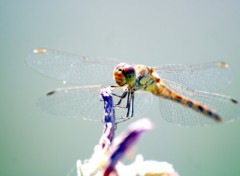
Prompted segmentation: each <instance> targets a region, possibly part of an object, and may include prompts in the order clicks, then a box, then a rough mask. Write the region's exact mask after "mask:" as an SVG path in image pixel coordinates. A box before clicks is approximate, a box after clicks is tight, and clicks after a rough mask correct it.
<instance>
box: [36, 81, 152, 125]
mask: <svg viewBox="0 0 240 176" xmlns="http://www.w3.org/2000/svg"><path fill="white" fill-rule="evenodd" d="M101 88H102V86H101V85H95V86H76V87H65V88H58V89H56V90H54V91H51V92H50V93H48V95H46V96H44V97H42V98H40V99H39V100H38V102H37V105H38V106H39V107H40V109H41V110H43V111H45V112H48V113H50V114H52V115H55V116H57V117H69V118H82V119H84V120H89V121H101V120H102V117H103V111H104V108H103V101H101V97H100V90H101ZM113 91H114V93H119V94H121V93H122V91H123V90H122V89H116V90H113ZM113 99H114V102H115V103H116V102H117V101H118V97H115V96H113ZM135 100H136V101H135V102H136V104H135V115H134V116H135V117H139V116H142V113H144V112H146V111H147V110H148V108H150V107H151V103H152V101H153V99H152V95H151V94H149V93H148V92H136V95H135ZM124 105H126V100H125V99H124V101H123V102H122V106H124ZM115 111H116V118H122V117H125V116H126V113H127V110H126V109H125V108H118V107H116V108H115Z"/></svg>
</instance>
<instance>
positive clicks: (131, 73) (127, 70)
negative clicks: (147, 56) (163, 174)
mask: <svg viewBox="0 0 240 176" xmlns="http://www.w3.org/2000/svg"><path fill="white" fill-rule="evenodd" d="M113 75H114V79H115V81H116V83H117V84H118V85H119V86H124V85H126V84H128V85H131V84H133V82H134V80H135V78H136V73H135V68H134V67H133V66H131V65H128V64H125V63H120V64H118V65H117V66H116V67H115V69H114V71H113Z"/></svg>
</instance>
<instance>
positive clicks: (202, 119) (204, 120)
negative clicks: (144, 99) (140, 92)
mask: <svg viewBox="0 0 240 176" xmlns="http://www.w3.org/2000/svg"><path fill="white" fill-rule="evenodd" d="M164 83H165V84H166V85H167V86H168V87H169V88H171V89H172V90H174V91H176V92H178V93H180V94H182V95H185V96H187V97H189V98H191V99H193V100H197V101H199V102H201V103H203V104H205V105H207V106H208V107H210V108H211V109H212V110H213V111H215V112H217V113H218V114H219V115H220V116H221V117H222V119H223V122H225V123H227V122H231V121H234V120H235V119H238V118H239V117H240V106H239V103H238V102H237V100H235V99H233V98H231V97H228V96H224V95H220V94H213V93H209V92H203V91H197V90H193V89H189V88H186V87H184V86H182V85H179V84H177V83H174V82H171V81H167V80H165V81H164ZM160 111H161V113H162V115H163V118H164V119H166V120H167V121H169V122H171V123H174V124H177V125H180V126H187V127H188V126H207V125H212V124H215V123H217V122H215V121H214V120H212V119H210V118H208V117H207V116H205V115H202V114H200V113H198V112H195V111H194V110H192V109H190V108H188V107H185V106H182V105H181V104H177V103H175V102H172V101H170V100H166V99H161V100H160Z"/></svg>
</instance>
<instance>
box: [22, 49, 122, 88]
mask: <svg viewBox="0 0 240 176" xmlns="http://www.w3.org/2000/svg"><path fill="white" fill-rule="evenodd" d="M26 62H27V63H28V65H29V66H30V67H32V68H33V69H35V70H37V71H38V72H40V73H41V74H43V75H46V76H48V77H50V78H54V79H57V80H62V81H64V82H69V83H77V84H80V85H85V84H113V83H114V82H113V78H112V72H113V69H114V67H115V66H116V64H117V63H119V62H118V61H117V60H116V59H112V58H100V57H95V58H91V57H85V56H77V55H73V54H68V53H65V52H61V51H56V50H51V49H35V50H33V52H32V53H30V54H28V56H27V57H26Z"/></svg>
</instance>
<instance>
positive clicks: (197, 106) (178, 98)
mask: <svg viewBox="0 0 240 176" xmlns="http://www.w3.org/2000/svg"><path fill="white" fill-rule="evenodd" d="M152 93H153V94H154V95H157V96H160V97H162V98H165V99H169V100H172V101H174V102H176V103H179V104H181V105H183V106H186V107H189V108H191V109H193V110H194V111H196V112H198V113H201V114H203V115H205V116H207V117H210V118H212V119H214V120H215V121H217V122H220V121H222V118H221V117H220V116H219V115H218V114H217V113H216V112H214V111H213V110H211V109H210V108H209V107H208V106H206V105H204V104H202V103H200V102H198V101H196V100H191V99H190V98H188V97H186V96H183V95H180V94H179V93H177V92H175V91H173V90H170V89H169V88H168V87H166V86H165V85H162V84H161V83H158V84H157V86H156V89H155V90H153V91H152Z"/></svg>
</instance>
